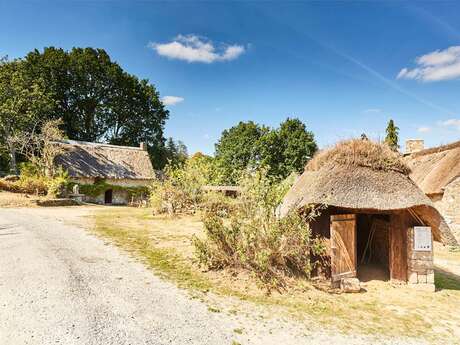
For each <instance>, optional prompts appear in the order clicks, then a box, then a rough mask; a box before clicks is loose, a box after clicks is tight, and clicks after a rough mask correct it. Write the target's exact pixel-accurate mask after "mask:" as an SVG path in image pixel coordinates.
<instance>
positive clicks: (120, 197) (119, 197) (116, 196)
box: [71, 178, 152, 205]
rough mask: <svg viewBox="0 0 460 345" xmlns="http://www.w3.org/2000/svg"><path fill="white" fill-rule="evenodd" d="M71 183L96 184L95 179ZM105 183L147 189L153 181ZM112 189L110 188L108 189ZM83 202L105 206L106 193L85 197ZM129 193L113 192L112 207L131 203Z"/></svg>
mask: <svg viewBox="0 0 460 345" xmlns="http://www.w3.org/2000/svg"><path fill="white" fill-rule="evenodd" d="M71 182H75V183H79V184H93V183H94V182H95V179H94V178H78V179H71ZM105 182H106V183H107V184H110V185H114V186H120V187H146V186H149V185H150V184H151V183H152V180H130V179H106V180H105ZM108 189H110V188H108ZM83 200H84V201H85V202H90V203H95V204H101V205H103V204H105V191H104V192H103V193H101V194H99V195H98V196H95V197H94V196H89V195H85V196H84V198H83ZM130 202H131V200H130V199H129V193H128V192H127V191H125V190H113V192H112V205H126V204H128V203H130Z"/></svg>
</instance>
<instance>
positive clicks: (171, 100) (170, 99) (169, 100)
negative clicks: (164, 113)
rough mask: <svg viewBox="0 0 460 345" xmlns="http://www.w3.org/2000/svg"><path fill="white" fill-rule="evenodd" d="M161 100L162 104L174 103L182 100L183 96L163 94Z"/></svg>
mask: <svg viewBox="0 0 460 345" xmlns="http://www.w3.org/2000/svg"><path fill="white" fill-rule="evenodd" d="M161 101H162V102H163V104H164V105H176V104H178V103H181V102H183V101H184V98H183V97H179V96H164V97H163V98H162V99H161Z"/></svg>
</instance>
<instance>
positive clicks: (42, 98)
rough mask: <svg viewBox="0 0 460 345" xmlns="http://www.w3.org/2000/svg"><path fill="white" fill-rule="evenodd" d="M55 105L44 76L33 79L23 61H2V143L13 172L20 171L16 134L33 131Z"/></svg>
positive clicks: (0, 98) (0, 106)
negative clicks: (47, 90) (18, 168)
mask: <svg viewBox="0 0 460 345" xmlns="http://www.w3.org/2000/svg"><path fill="white" fill-rule="evenodd" d="M52 105H53V99H52V96H51V95H50V94H49V93H47V92H46V91H45V88H44V81H43V79H41V78H36V79H34V78H30V76H29V75H28V74H27V73H26V72H25V66H24V62H23V61H19V60H15V61H7V60H6V59H2V60H1V61H0V146H2V147H3V149H4V150H6V151H7V152H8V154H9V164H10V170H11V171H12V172H14V173H17V163H16V158H17V147H16V145H15V140H14V139H15V137H16V136H17V135H18V134H20V133H30V132H32V131H33V130H34V128H36V127H37V126H38V124H39V122H40V120H41V117H42V115H43V114H46V113H48V112H49V111H50V109H51V107H52Z"/></svg>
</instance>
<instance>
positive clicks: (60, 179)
mask: <svg viewBox="0 0 460 345" xmlns="http://www.w3.org/2000/svg"><path fill="white" fill-rule="evenodd" d="M68 185H69V173H68V172H67V171H65V170H63V169H62V168H59V169H58V171H57V173H56V175H55V176H54V177H53V178H51V179H48V181H47V184H46V186H47V188H48V191H47V195H48V196H50V197H53V198H57V197H61V196H63V194H64V193H65V191H66V189H67V186H68Z"/></svg>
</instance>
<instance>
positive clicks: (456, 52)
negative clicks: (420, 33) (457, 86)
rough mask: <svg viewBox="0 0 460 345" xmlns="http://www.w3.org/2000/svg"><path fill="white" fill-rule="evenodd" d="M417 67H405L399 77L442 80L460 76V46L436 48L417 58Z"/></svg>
mask: <svg viewBox="0 0 460 345" xmlns="http://www.w3.org/2000/svg"><path fill="white" fill-rule="evenodd" d="M415 62H416V65H417V67H415V68H413V69H409V68H403V69H402V70H401V71H400V72H399V73H398V75H397V78H398V79H415V80H422V81H441V80H449V79H456V78H459V77H460V46H452V47H449V48H447V49H444V50H435V51H433V52H431V53H428V54H425V55H422V56H419V57H417V58H416V59H415Z"/></svg>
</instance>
